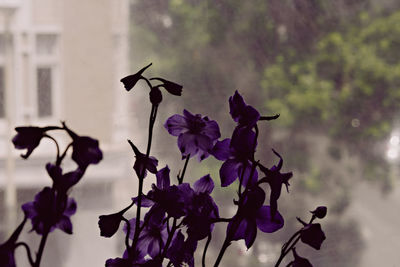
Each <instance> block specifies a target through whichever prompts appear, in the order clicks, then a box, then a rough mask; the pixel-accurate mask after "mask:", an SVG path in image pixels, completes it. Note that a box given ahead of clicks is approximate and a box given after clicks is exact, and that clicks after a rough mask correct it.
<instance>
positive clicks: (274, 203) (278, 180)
mask: <svg viewBox="0 0 400 267" xmlns="http://www.w3.org/2000/svg"><path fill="white" fill-rule="evenodd" d="M272 151H273V152H274V154H275V155H276V156H278V157H279V162H278V165H274V166H272V167H271V168H270V169H268V168H265V167H263V166H262V165H259V167H260V170H261V171H262V172H264V174H265V176H266V178H263V179H266V180H265V181H266V182H267V183H268V184H269V186H270V188H271V194H270V200H269V201H270V205H271V216H272V217H274V216H275V214H276V212H277V211H278V199H279V197H280V195H281V191H282V185H283V184H284V185H285V186H286V190H287V191H288V192H289V179H290V178H292V176H293V173H292V172H287V173H281V172H280V171H281V169H282V165H283V159H282V157H281V155H279V154H278V152H276V151H275V150H273V149H272Z"/></svg>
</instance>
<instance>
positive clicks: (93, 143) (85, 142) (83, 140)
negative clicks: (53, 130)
mask: <svg viewBox="0 0 400 267" xmlns="http://www.w3.org/2000/svg"><path fill="white" fill-rule="evenodd" d="M62 124H63V127H64V129H65V130H66V131H67V133H68V134H69V136H70V137H71V138H72V150H73V151H72V159H73V160H74V161H75V162H76V163H77V164H78V166H79V168H80V169H81V170H83V171H85V170H86V168H87V167H88V166H89V164H97V163H99V162H100V161H101V160H102V159H103V152H102V151H101V150H100V148H99V141H98V140H96V139H93V138H91V137H89V136H79V135H77V134H76V133H74V132H73V131H72V130H71V129H69V128H68V127H67V126H66V125H65V123H64V122H63V123H62Z"/></svg>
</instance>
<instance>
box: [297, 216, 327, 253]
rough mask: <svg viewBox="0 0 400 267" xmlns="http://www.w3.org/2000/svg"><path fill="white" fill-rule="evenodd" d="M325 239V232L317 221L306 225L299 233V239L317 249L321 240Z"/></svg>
mask: <svg viewBox="0 0 400 267" xmlns="http://www.w3.org/2000/svg"><path fill="white" fill-rule="evenodd" d="M325 239H326V236H325V233H324V232H323V231H322V229H321V225H320V224H319V223H312V224H308V225H306V226H305V227H304V228H303V229H302V230H301V233H300V240H301V241H302V242H303V243H305V244H307V245H309V246H311V247H313V248H315V249H317V250H319V249H320V248H321V245H322V242H324V240H325Z"/></svg>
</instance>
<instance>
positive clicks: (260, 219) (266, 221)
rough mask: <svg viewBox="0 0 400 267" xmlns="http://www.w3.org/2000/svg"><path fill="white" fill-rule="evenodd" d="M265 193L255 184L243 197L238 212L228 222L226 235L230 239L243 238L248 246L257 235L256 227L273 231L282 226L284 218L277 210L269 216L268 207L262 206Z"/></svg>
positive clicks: (268, 231)
mask: <svg viewBox="0 0 400 267" xmlns="http://www.w3.org/2000/svg"><path fill="white" fill-rule="evenodd" d="M264 200H265V193H264V191H263V190H262V189H261V188H260V187H259V186H255V187H253V188H252V189H250V190H249V191H248V192H247V195H245V196H244V197H243V203H242V204H240V203H239V205H240V207H239V210H238V213H237V214H236V215H235V216H234V217H233V218H232V221H231V222H229V224H228V228H227V236H229V237H230V239H231V240H240V239H244V240H245V243H246V246H247V248H250V247H251V246H252V245H253V243H254V240H255V239H256V236H257V228H259V229H260V230H261V231H263V232H264V233H273V232H275V231H277V230H279V229H281V228H282V227H283V224H284V220H283V217H282V216H281V215H280V213H279V212H277V213H276V215H275V217H274V218H272V217H271V212H270V207H269V206H263V204H264Z"/></svg>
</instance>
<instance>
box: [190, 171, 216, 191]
mask: <svg viewBox="0 0 400 267" xmlns="http://www.w3.org/2000/svg"><path fill="white" fill-rule="evenodd" d="M193 188H194V191H195V192H196V193H207V194H211V192H212V191H213V189H214V181H213V180H212V178H211V176H210V175H209V174H207V175H205V176H203V177H201V178H200V179H199V180H197V181H196V182H195V183H194V184H193Z"/></svg>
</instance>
